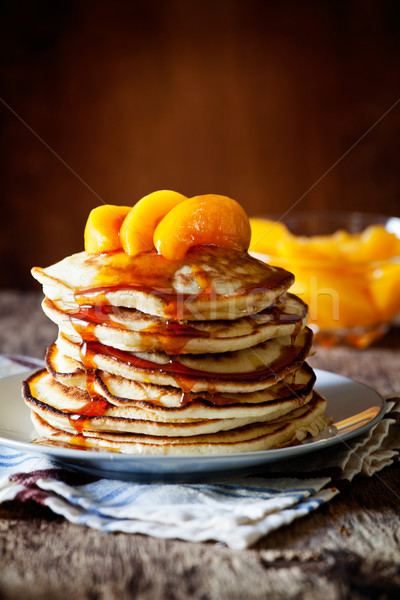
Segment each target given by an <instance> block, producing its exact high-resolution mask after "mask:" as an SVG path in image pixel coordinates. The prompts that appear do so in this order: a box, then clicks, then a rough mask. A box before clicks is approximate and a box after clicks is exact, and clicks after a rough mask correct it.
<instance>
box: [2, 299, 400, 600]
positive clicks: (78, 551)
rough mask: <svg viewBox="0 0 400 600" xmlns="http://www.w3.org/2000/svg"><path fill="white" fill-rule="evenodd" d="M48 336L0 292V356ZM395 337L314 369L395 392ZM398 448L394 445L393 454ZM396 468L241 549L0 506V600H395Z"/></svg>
mask: <svg viewBox="0 0 400 600" xmlns="http://www.w3.org/2000/svg"><path fill="white" fill-rule="evenodd" d="M54 338H55V326H53V324H51V323H49V321H48V319H47V318H46V317H45V316H44V315H43V314H42V312H41V309H40V294H36V293H25V294H23V293H16V292H2V293H0V351H1V352H3V353H19V354H28V355H31V356H36V357H42V356H43V353H44V349H45V346H46V344H48V343H49V342H50V341H51V340H53V339H54ZM399 348H400V329H393V330H392V331H391V332H390V333H389V334H388V335H387V336H386V337H385V338H384V339H382V340H381V341H380V342H378V343H376V344H375V345H374V346H373V347H371V348H369V349H368V350H364V351H356V350H352V349H348V348H335V349H330V350H325V349H318V351H317V354H316V356H315V357H313V358H312V360H311V362H312V364H313V365H314V366H316V367H320V368H324V369H328V370H331V371H336V372H338V373H342V374H344V375H347V376H349V377H353V378H355V379H358V380H359V381H363V382H365V383H368V384H370V385H371V386H373V387H375V388H376V389H378V390H379V391H380V392H381V393H383V394H389V393H393V392H397V391H399V390H400V351H399ZM399 445H400V444H399ZM399 475H400V465H399V464H396V465H393V466H391V467H389V468H386V469H385V470H383V471H381V472H380V473H379V474H377V475H375V476H374V477H372V478H370V479H361V478H359V479H357V480H355V481H354V482H353V483H352V484H351V485H350V486H348V488H347V489H345V490H344V491H343V492H342V493H341V494H340V495H339V496H338V497H336V498H335V499H334V500H332V501H331V502H330V503H329V504H327V505H324V506H322V507H321V508H319V509H318V510H317V511H315V512H313V513H312V514H310V515H309V516H307V517H304V518H302V519H300V520H297V521H295V522H294V523H293V524H291V525H289V526H286V527H284V528H282V529H280V530H279V531H277V532H274V533H272V534H270V535H269V536H268V537H266V538H264V539H263V540H262V541H261V542H260V543H258V544H257V546H256V547H254V548H252V549H250V550H244V551H234V550H230V549H227V548H226V547H223V546H221V545H216V544H213V543H198V544H195V543H187V542H182V541H175V540H162V539H154V538H149V537H145V536H141V535H126V534H121V533H117V534H105V533H100V532H98V531H95V530H92V529H87V528H85V527H79V526H76V525H72V524H70V523H69V522H67V521H65V520H64V519H63V518H61V517H58V516H56V515H54V514H52V513H51V512H50V511H49V510H48V509H46V508H44V507H40V506H37V505H34V504H27V503H25V504H20V503H18V502H14V501H13V502H8V503H4V504H3V505H0V598H1V599H2V600H3V599H6V600H11V599H20V598H21V599H24V600H29V599H31V598H32V599H33V598H35V599H37V598H40V599H52V600H55V599H58V598H66V597H69V598H73V599H74V600H80V599H84V598H85V599H88V600H89V599H90V600H94V599H114V598H115V599H116V600H117V599H118V600H124V599H125V598H144V599H148V600H155V599H157V598H160V599H163V600H164V599H175V598H176V599H182V600H187V599H188V598H196V599H202V600H206V599H207V600H208V599H211V598H212V599H221V598H227V599H240V600H246V599H253V598H282V599H286V598H307V599H313V598H322V597H323V598H324V600H330V599H336V598H338V599H339V598H349V597H352V598H357V599H361V598H370V597H377V598H378V597H379V598H382V599H383V598H397V597H400V596H399V595H398V594H400V551H399V545H400V517H399V512H400V511H399V508H400V477H399Z"/></svg>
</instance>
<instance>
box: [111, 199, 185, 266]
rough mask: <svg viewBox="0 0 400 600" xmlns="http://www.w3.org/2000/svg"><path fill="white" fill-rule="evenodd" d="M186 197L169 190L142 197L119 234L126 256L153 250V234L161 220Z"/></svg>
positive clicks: (132, 209)
mask: <svg viewBox="0 0 400 600" xmlns="http://www.w3.org/2000/svg"><path fill="white" fill-rule="evenodd" d="M184 200H187V198H186V196H183V195H182V194H179V193H178V192H173V191H171V190H159V191H157V192H152V193H151V194H148V195H147V196H144V197H143V198H141V200H139V201H138V202H137V203H136V204H135V206H134V207H133V208H131V210H130V212H129V213H128V215H127V216H126V218H125V220H124V222H123V224H122V227H121V232H120V238H121V244H122V247H123V249H124V250H125V252H126V253H127V254H130V255H132V256H133V255H135V254H138V253H139V252H145V251H147V250H152V249H153V248H154V244H153V234H154V230H155V228H156V227H157V225H158V223H159V222H160V221H161V219H162V218H163V217H164V216H165V215H166V214H167V213H168V212H169V211H170V210H171V209H173V208H174V207H175V206H176V205H177V204H179V203H180V202H182V201H184Z"/></svg>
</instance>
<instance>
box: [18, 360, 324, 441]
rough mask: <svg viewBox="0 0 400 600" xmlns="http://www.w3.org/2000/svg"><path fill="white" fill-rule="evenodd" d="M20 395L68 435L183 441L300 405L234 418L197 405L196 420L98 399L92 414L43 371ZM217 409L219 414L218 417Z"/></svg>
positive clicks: (268, 407) (80, 395) (233, 413)
mask: <svg viewBox="0 0 400 600" xmlns="http://www.w3.org/2000/svg"><path fill="white" fill-rule="evenodd" d="M23 393H24V399H25V402H26V404H27V405H28V406H29V407H30V408H31V409H32V410H33V411H34V412H36V413H37V414H38V415H39V416H40V417H41V418H42V419H44V420H45V421H47V422H48V423H49V424H50V425H52V426H53V427H56V428H59V429H63V430H64V431H69V432H72V433H73V432H76V431H78V432H83V430H85V431H86V430H89V431H100V432H119V433H139V434H146V435H155V436H160V435H161V436H167V437H169V436H174V437H176V436H184V437H186V436H191V435H199V434H204V433H215V432H217V431H225V430H228V429H235V428H238V427H243V426H245V425H248V424H250V423H255V422H260V423H261V422H265V421H270V420H272V419H275V418H277V417H279V416H281V415H284V414H287V413H288V412H290V411H292V410H294V409H296V408H298V407H299V406H300V402H299V401H298V399H297V398H296V397H294V398H293V397H292V398H291V399H290V400H277V401H275V402H270V403H264V405H263V406H259V405H255V404H253V405H251V406H248V407H247V410H246V411H244V410H242V411H241V413H242V415H238V411H237V409H236V407H235V406H229V407H222V408H221V409H219V407H215V406H214V407H213V409H211V412H213V413H214V414H213V415H211V414H210V411H209V410H208V407H207V406H203V407H202V406H201V405H200V406H198V409H200V410H198V412H202V414H200V415H198V416H197V418H194V417H193V416H189V415H188V414H187V409H186V407H183V408H182V409H180V410H174V411H170V410H168V409H165V408H164V409H159V408H157V407H153V410H152V411H151V412H150V411H146V410H143V408H140V407H134V406H125V407H120V406H113V405H110V404H108V403H107V402H105V401H104V398H103V397H100V396H98V397H97V398H96V401H95V402H96V409H97V410H96V411H93V403H91V399H90V396H89V394H88V393H87V392H84V391H83V390H80V389H77V388H71V387H69V388H68V387H65V386H63V385H62V384H60V383H58V382H56V381H55V380H54V379H53V378H52V377H51V376H50V375H49V374H48V373H47V371H46V370H45V369H43V370H41V371H38V372H37V373H36V374H35V375H33V376H31V377H30V378H28V380H27V381H26V382H25V383H24V388H23ZM311 396H312V391H310V392H309V394H308V396H306V397H304V398H303V401H302V403H301V404H302V405H304V404H305V403H306V402H308V401H309V400H310V399H311ZM241 408H242V409H243V407H241ZM218 410H221V412H222V411H223V414H218ZM87 411H89V415H87V414H86V412H87ZM93 412H97V413H100V414H92V413H93Z"/></svg>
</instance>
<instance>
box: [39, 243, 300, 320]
mask: <svg viewBox="0 0 400 600" xmlns="http://www.w3.org/2000/svg"><path fill="white" fill-rule="evenodd" d="M32 274H33V276H34V277H35V278H36V279H37V280H38V281H39V282H40V283H41V284H42V285H43V290H44V293H45V295H46V296H47V297H48V298H50V299H51V300H52V301H60V300H61V301H63V302H66V303H68V305H69V307H70V308H79V306H80V305H87V304H102V305H105V304H110V305H113V306H117V307H127V308H135V309H137V310H139V311H141V312H143V313H146V314H150V315H156V316H161V317H163V318H165V319H171V318H172V319H174V320H182V319H186V320H189V321H198V320H200V321H204V320H218V319H230V320H233V319H238V318H241V317H243V316H246V315H250V314H255V313H257V312H260V311H261V310H264V309H265V308H267V307H268V306H270V305H271V304H273V303H274V302H275V301H276V299H277V298H279V296H281V295H282V294H283V293H284V292H285V291H286V290H287V289H288V288H289V287H290V286H291V285H292V283H293V281H294V277H293V275H292V274H291V273H288V272H287V271H285V270H283V269H280V268H279V267H272V266H270V265H266V264H265V263H263V262H261V261H258V260H257V259H255V258H253V257H251V256H250V255H249V254H247V253H243V252H239V251H235V250H226V249H224V248H218V247H213V246H195V247H193V248H192V249H191V250H190V251H189V252H188V254H187V255H186V256H185V258H184V259H182V260H179V261H169V260H166V259H165V258H163V257H162V256H161V255H158V254H156V253H153V252H146V253H142V254H138V255H136V256H129V255H128V254H126V253H125V252H110V253H107V254H95V255H90V254H87V253H86V252H80V253H78V254H73V255H72V256H69V257H67V258H65V259H63V260H62V261H60V262H58V263H56V264H54V265H52V266H50V267H47V268H45V269H41V268H38V267H35V268H34V269H32Z"/></svg>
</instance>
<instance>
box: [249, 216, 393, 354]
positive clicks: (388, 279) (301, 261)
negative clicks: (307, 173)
mask: <svg viewBox="0 0 400 600" xmlns="http://www.w3.org/2000/svg"><path fill="white" fill-rule="evenodd" d="M250 223H251V228H252V238H251V243H250V250H251V251H252V253H254V254H255V255H256V256H257V257H258V258H261V259H262V260H265V261H267V262H270V263H272V264H275V265H278V266H281V267H283V268H285V269H287V270H288V271H291V272H292V273H294V275H295V277H296V281H295V284H294V287H293V288H292V289H291V291H293V293H294V294H297V295H298V296H300V297H302V299H303V300H304V301H305V302H306V303H307V304H308V305H309V308H310V317H309V324H310V326H311V327H312V328H313V329H314V332H315V334H316V335H315V338H316V340H317V342H318V343H320V344H321V345H326V346H334V345H336V344H339V343H345V344H349V345H351V346H355V347H357V348H364V347H366V346H368V345H369V344H370V343H371V342H372V341H374V340H375V339H377V338H379V337H381V336H382V335H383V334H385V333H386V332H387V331H388V329H389V327H390V325H391V324H392V323H393V322H394V321H395V320H396V318H397V317H398V316H399V314H400V218H397V217H387V216H382V215H374V214H366V213H358V212H348V213H346V212H339V211H331V212H300V213H294V214H293V215H287V216H286V217H285V218H282V219H279V218H276V219H274V218H252V219H250Z"/></svg>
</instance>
